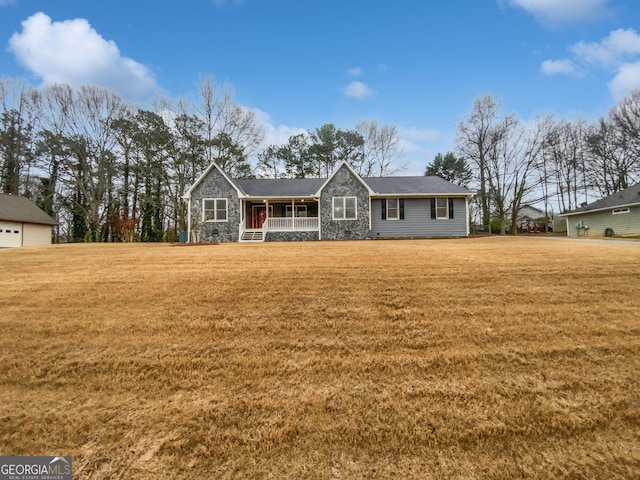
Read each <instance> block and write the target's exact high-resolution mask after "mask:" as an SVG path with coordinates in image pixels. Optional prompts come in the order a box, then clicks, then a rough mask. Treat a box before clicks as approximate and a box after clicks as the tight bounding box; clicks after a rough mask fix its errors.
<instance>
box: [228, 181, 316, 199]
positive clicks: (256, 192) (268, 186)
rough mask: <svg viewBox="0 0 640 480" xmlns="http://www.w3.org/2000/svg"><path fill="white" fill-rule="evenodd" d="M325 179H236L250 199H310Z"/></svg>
mask: <svg viewBox="0 0 640 480" xmlns="http://www.w3.org/2000/svg"><path fill="white" fill-rule="evenodd" d="M325 180H326V179H325V178H242V179H236V180H235V182H236V184H237V185H238V186H239V187H240V189H241V190H242V191H243V192H244V193H245V194H247V195H249V196H251V197H311V196H313V195H315V194H316V193H317V191H318V189H319V188H320V187H321V186H322V184H323V183H324V182H325Z"/></svg>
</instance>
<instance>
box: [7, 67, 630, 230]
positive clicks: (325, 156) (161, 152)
mask: <svg viewBox="0 0 640 480" xmlns="http://www.w3.org/2000/svg"><path fill="white" fill-rule="evenodd" d="M0 106H1V110H0V192H3V193H12V194H18V195H24V196H27V197H28V198H31V199H32V200H34V201H35V202H36V203H37V204H38V206H40V207H41V208H42V209H43V210H44V211H46V212H47V213H48V214H50V215H51V216H52V217H54V218H56V219H57V220H58V221H59V226H58V228H57V229H56V231H55V236H56V240H57V241H73V242H78V241H147V242H150V241H174V240H176V239H177V236H178V232H179V231H182V230H185V229H186V225H187V208H186V205H185V203H184V201H183V200H182V197H183V195H184V194H185V193H186V191H187V189H188V188H189V187H190V186H191V185H192V184H193V183H194V182H195V181H196V179H197V178H198V177H199V176H200V175H201V174H202V172H203V171H204V170H205V169H206V167H207V166H208V165H210V164H211V162H216V163H217V164H218V165H219V166H220V167H221V168H222V169H223V170H224V171H226V172H228V173H229V174H230V175H232V176H233V177H236V178H252V177H263V178H305V177H327V176H328V175H330V174H331V172H332V171H333V169H334V168H335V166H336V165H337V164H338V163H339V162H341V161H343V160H346V161H347V162H349V163H350V164H351V165H352V166H353V167H354V169H355V170H356V171H357V172H358V173H359V174H360V175H362V176H364V177H369V176H384V175H392V174H394V173H396V172H398V171H399V170H400V166H399V165H398V159H399V156H400V153H401V142H400V140H399V138H398V133H397V130H396V127H395V126H394V125H382V124H378V122H377V121H361V122H358V123H357V124H356V125H355V127H354V128H353V129H340V128H337V127H336V126H335V125H333V124H325V125H322V126H320V127H318V128H316V129H315V130H313V131H306V132H300V133H297V134H294V135H292V136H291V137H290V138H289V139H288V140H287V142H285V143H284V144H282V145H270V146H268V147H266V148H264V138H265V136H264V132H263V131H262V128H261V126H260V124H259V122H258V120H257V119H256V115H255V112H254V111H252V110H249V109H246V108H244V107H242V106H240V105H238V104H237V103H236V102H235V100H234V98H233V94H232V92H230V91H229V89H228V88H225V87H224V86H220V85H218V84H216V83H215V82H214V81H213V79H211V78H204V79H202V80H201V81H200V84H199V86H198V96H197V100H195V101H186V100H180V101H167V100H164V99H157V100H155V101H154V102H152V108H151V109H143V108H138V107H136V106H134V105H131V104H129V103H126V102H124V101H123V100H122V99H121V98H120V97H119V96H118V95H117V94H115V93H113V92H111V91H108V90H105V89H102V88H99V87H94V86H85V87H80V88H78V89H76V90H74V89H72V88H71V87H69V86H68V85H64V84H58V85H51V86H47V87H44V88H42V89H34V88H30V87H28V86H26V84H25V83H24V82H22V81H20V80H13V79H0ZM455 146H456V148H455V151H454V152H447V153H446V154H445V155H442V154H438V155H437V156H436V157H435V159H434V160H433V161H432V162H431V163H430V164H429V165H428V166H427V169H426V171H425V174H427V175H440V176H442V177H443V178H445V179H447V180H450V181H453V182H454V183H458V184H461V185H463V186H466V187H468V188H470V189H472V190H476V191H477V193H478V194H477V196H476V199H475V204H474V206H475V208H476V209H477V214H476V216H477V217H479V219H481V220H480V221H481V222H482V223H483V224H485V225H487V224H489V223H491V221H492V219H497V220H498V221H499V223H500V229H501V232H502V233H504V232H506V231H510V232H512V233H515V232H516V229H517V225H516V221H515V219H516V217H517V212H518V211H519V210H520V208H521V206H522V205H524V204H525V203H537V204H541V205H543V206H544V210H545V217H548V216H550V215H551V214H552V213H558V212H564V211H568V210H572V209H575V208H577V207H579V206H580V205H581V204H582V203H584V201H586V199H587V198H588V195H591V196H592V197H594V196H605V195H610V194H612V193H615V192H617V191H619V190H622V189H624V188H627V187H629V186H631V185H633V184H635V183H637V182H638V181H640V90H638V91H635V92H634V93H632V94H631V95H629V96H628V97H626V98H624V99H622V100H621V101H620V102H619V103H617V104H616V105H614V106H613V107H612V108H611V110H610V111H609V113H608V115H607V116H605V117H602V118H600V119H599V120H598V121H596V122H588V121H586V120H575V121H571V120H566V119H556V118H554V117H553V116H546V117H537V118H535V119H533V120H530V121H523V120H521V119H519V118H517V116H516V115H514V114H506V113H504V112H503V108H502V104H501V102H500V101H498V100H496V99H494V98H493V96H492V95H485V96H482V97H478V98H476V100H475V101H474V104H473V106H472V108H471V110H470V111H469V112H468V113H467V114H466V115H465V116H464V117H463V118H462V120H461V121H460V122H459V124H458V125H457V128H456V138H455Z"/></svg>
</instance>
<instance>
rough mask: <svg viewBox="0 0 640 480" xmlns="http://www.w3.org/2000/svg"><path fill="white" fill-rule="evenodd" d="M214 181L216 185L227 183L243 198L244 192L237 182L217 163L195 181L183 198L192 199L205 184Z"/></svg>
mask: <svg viewBox="0 0 640 480" xmlns="http://www.w3.org/2000/svg"><path fill="white" fill-rule="evenodd" d="M212 179H213V180H214V181H215V182H216V183H218V184H220V183H221V182H226V183H227V184H228V185H229V186H230V187H231V188H233V189H234V190H235V191H236V194H237V196H238V197H243V196H245V195H244V192H243V191H242V189H241V188H240V186H239V185H238V184H237V182H236V181H235V180H234V179H233V178H231V177H230V176H229V175H227V174H226V173H225V172H224V171H223V170H222V169H221V168H220V167H219V166H218V165H217V164H216V162H211V165H209V166H208V167H207V169H206V170H205V171H204V172H203V173H202V175H200V177H199V178H198V179H197V180H196V181H195V183H194V184H193V185H191V188H189V190H187V193H185V194H184V196H183V197H182V198H184V199H185V200H188V199H190V198H191V195H192V194H193V192H194V191H196V189H197V188H198V187H199V186H200V185H201V184H202V183H203V182H207V180H208V182H209V183H211V180H212Z"/></svg>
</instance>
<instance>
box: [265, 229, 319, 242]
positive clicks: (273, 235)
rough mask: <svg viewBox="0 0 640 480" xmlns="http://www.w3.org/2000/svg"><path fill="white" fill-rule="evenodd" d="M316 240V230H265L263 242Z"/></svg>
mask: <svg viewBox="0 0 640 480" xmlns="http://www.w3.org/2000/svg"><path fill="white" fill-rule="evenodd" d="M311 240H318V232H306V231H305V232H267V236H266V238H265V242H306V241H311Z"/></svg>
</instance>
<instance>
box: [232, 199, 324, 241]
mask: <svg viewBox="0 0 640 480" xmlns="http://www.w3.org/2000/svg"><path fill="white" fill-rule="evenodd" d="M243 203H244V208H243V213H244V218H243V219H242V221H241V231H240V241H245V242H246V241H254V242H255V241H264V240H265V239H267V236H268V234H269V233H270V232H282V233H283V234H284V235H282V234H281V235H278V239H279V240H282V239H286V238H287V236H286V232H291V233H297V232H319V230H320V223H319V219H318V201H317V200H315V199H313V198H291V199H268V198H251V199H244V200H243ZM294 237H295V239H298V237H297V236H292V239H294ZM310 238H313V237H310Z"/></svg>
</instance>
